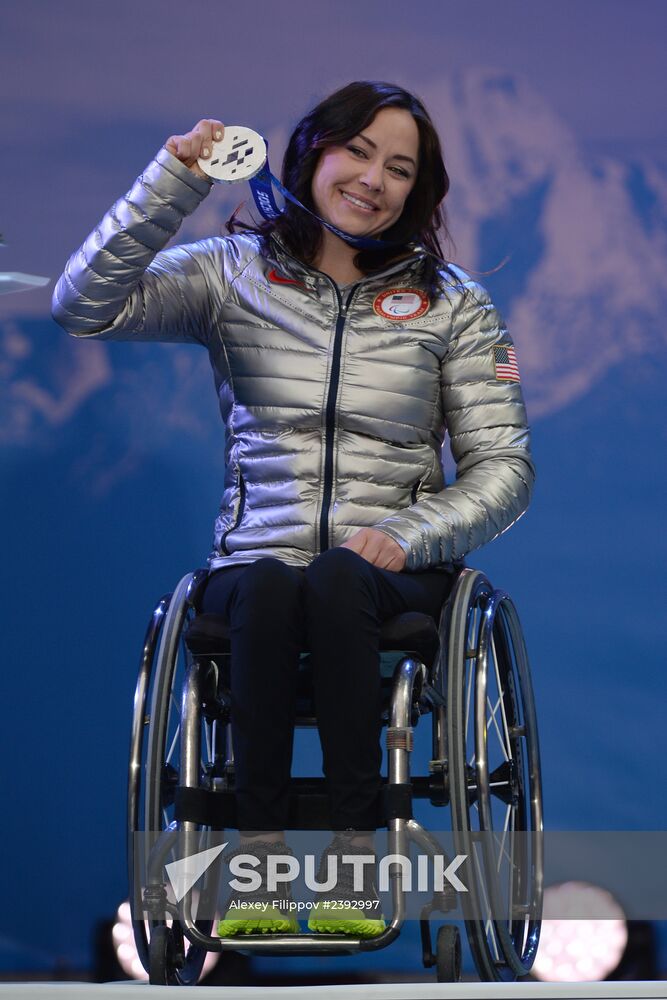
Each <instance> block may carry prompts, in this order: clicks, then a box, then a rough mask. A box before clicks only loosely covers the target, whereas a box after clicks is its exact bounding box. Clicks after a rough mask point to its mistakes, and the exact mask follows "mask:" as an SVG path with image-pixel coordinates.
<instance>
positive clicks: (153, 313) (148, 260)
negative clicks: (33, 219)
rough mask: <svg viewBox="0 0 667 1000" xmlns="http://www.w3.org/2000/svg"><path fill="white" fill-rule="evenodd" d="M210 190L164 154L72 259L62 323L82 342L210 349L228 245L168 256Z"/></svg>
mask: <svg viewBox="0 0 667 1000" xmlns="http://www.w3.org/2000/svg"><path fill="white" fill-rule="evenodd" d="M210 189H211V183H210V182H209V181H208V180H205V179H202V178H200V177H197V176H196V175H195V174H194V173H193V172H192V171H191V170H189V169H188V168H187V167H186V166H185V165H184V164H183V163H181V162H180V161H179V160H177V159H176V157H175V156H172V155H171V153H169V152H168V151H167V150H166V149H164V148H163V149H161V150H160V151H159V152H158V154H157V156H156V157H155V159H154V160H153V161H152V162H151V163H150V164H149V165H148V167H147V168H146V170H144V172H143V173H142V174H141V175H140V176H139V177H138V179H137V180H136V182H135V184H134V186H133V187H132V189H131V190H130V191H128V193H127V194H126V195H125V196H124V197H122V198H120V199H119V200H118V201H117V202H116V203H115V205H113V206H112V208H111V209H110V210H109V211H108V212H107V214H106V215H105V216H104V218H103V219H102V222H101V223H100V224H99V226H97V227H96V228H95V229H94V230H93V232H92V233H91V234H90V236H89V237H88V239H87V240H86V241H85V243H84V244H83V246H82V247H81V248H80V249H79V250H77V252H76V253H74V254H73V255H72V256H71V257H70V259H69V261H68V262H67V265H66V267H65V271H64V273H63V274H62V276H61V278H60V279H59V280H58V282H57V284H56V287H55V290H54V293H53V303H52V305H53V318H54V319H55V321H56V322H57V323H59V324H60V326H62V327H63V328H64V329H65V330H66V331H67V332H68V333H71V334H73V335H74V336H75V337H87V336H95V337H98V338H99V339H101V340H165V341H195V342H197V343H206V340H207V337H208V333H209V330H210V322H209V319H210V315H209V314H210V312H211V308H212V305H213V304H214V303H213V302H212V301H211V300H212V299H215V296H216V294H218V293H224V289H220V288H218V289H216V288H215V282H212V281H211V278H212V276H214V275H216V274H217V275H218V276H219V277H218V280H219V281H220V282H222V281H223V274H222V270H223V269H222V268H220V267H216V266H212V261H211V255H212V254H214V251H215V247H216V246H218V248H219V246H220V244H222V242H223V241H222V240H204V241H202V242H201V243H194V244H191V245H190V246H177V247H173V248H171V249H170V250H165V251H162V248H163V247H164V246H165V245H166V243H167V242H168V241H169V240H170V239H171V238H172V236H174V234H175V233H176V232H177V230H178V228H179V226H180V225H181V222H182V221H183V219H184V218H185V216H186V215H189V214H190V213H191V212H193V211H194V210H195V208H197V206H198V205H199V204H200V202H201V201H202V200H203V198H205V197H206V195H207V194H208V192H209V191H210ZM160 251H162V252H160ZM218 253H221V250H220V249H218Z"/></svg>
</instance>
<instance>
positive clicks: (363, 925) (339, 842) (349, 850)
mask: <svg viewBox="0 0 667 1000" xmlns="http://www.w3.org/2000/svg"><path fill="white" fill-rule="evenodd" d="M344 854H361V855H366V856H368V857H372V858H375V855H374V853H373V851H371V850H369V849H368V848H364V847H358V846H356V845H353V844H351V843H350V838H349V834H347V833H345V834H340V833H339V834H336V836H335V837H334V839H333V840H332V842H331V844H330V845H329V847H327V849H326V851H325V852H324V853H323V855H322V858H321V860H320V867H319V870H318V873H317V880H318V882H325V881H326V880H327V859H328V858H329V857H330V856H334V857H336V858H337V862H338V864H337V871H338V874H337V879H336V885H335V886H334V887H333V888H332V889H329V890H326V891H323V892H320V893H318V895H317V899H316V901H315V905H314V906H313V908H312V910H311V911H310V917H309V919H308V930H309V931H313V932H314V933H317V934H347V935H348V936H349V937H361V938H372V937H379V935H380V934H382V933H383V931H384V930H385V929H386V927H387V924H386V922H385V919H384V917H383V915H382V911H381V909H380V898H379V896H378V893H377V888H376V885H375V872H374V870H373V868H374V866H373V867H371V866H369V865H364V869H363V871H364V885H363V888H362V889H355V888H354V869H353V868H352V866H351V865H350V864H343V863H342V857H343V855H344Z"/></svg>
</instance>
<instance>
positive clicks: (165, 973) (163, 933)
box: [148, 924, 178, 986]
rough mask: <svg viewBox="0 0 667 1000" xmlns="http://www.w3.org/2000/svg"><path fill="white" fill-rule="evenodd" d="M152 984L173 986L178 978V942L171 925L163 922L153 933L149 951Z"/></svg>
mask: <svg viewBox="0 0 667 1000" xmlns="http://www.w3.org/2000/svg"><path fill="white" fill-rule="evenodd" d="M148 960H149V966H150V971H149V980H150V983H151V985H152V986H172V985H174V984H175V983H176V982H177V981H178V980H177V978H176V943H175V941H174V935H173V933H172V930H171V927H167V926H166V925H165V924H161V925H160V926H159V927H156V928H155V929H154V930H153V933H152V934H151V940H150V945H149V951H148Z"/></svg>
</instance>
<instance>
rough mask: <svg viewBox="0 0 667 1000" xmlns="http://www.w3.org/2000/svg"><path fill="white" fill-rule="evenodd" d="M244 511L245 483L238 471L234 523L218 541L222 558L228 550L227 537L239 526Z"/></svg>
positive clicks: (227, 553) (226, 554)
mask: <svg viewBox="0 0 667 1000" xmlns="http://www.w3.org/2000/svg"><path fill="white" fill-rule="evenodd" d="M244 510H245V481H244V479H243V474H242V473H241V471H240V470H239V506H238V510H237V511H236V517H235V518H234V523H233V524H232V525H231V526H230V527H229V528H227V531H225V533H224V534H223V535H222V537H221V539H220V554H221V555H223V556H228V555H229V554H230V553H229V549H228V548H227V537H228V536H229V535H231V533H232V531H236V529H237V528H238V527H239V526H240V524H241V521H242V520H243V511H244Z"/></svg>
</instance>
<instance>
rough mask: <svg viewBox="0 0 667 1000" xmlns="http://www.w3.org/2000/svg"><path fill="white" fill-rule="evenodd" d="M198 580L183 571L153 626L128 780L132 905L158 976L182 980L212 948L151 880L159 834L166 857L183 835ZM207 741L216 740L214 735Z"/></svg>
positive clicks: (196, 971)
mask: <svg viewBox="0 0 667 1000" xmlns="http://www.w3.org/2000/svg"><path fill="white" fill-rule="evenodd" d="M194 584H195V579H194V575H193V574H188V575H187V576H185V577H183V579H182V580H181V581H180V582H179V584H178V586H177V587H176V589H175V591H174V593H173V594H172V595H171V596H170V597H166V598H163V599H162V600H161V601H160V603H159V604H158V606H157V608H156V609H155V612H154V613H153V616H152V619H151V622H150V624H149V627H148V630H147V633H146V639H145V642H144V650H143V656H142V662H141V668H140V671H139V678H138V681H137V688H136V693H135V701H134V717H133V725H132V740H131V749H130V772H129V783H128V860H129V876H130V906H131V910H132V924H133V929H134V936H135V943H136V947H137V952H138V954H139V957H140V959H141V962H142V964H143V966H144V968H145V969H146V971H147V972H148V973H149V977H150V981H151V983H154V982H155V983H162V984H165V983H166V984H172V985H183V986H186V985H190V986H192V985H195V984H196V983H197V981H198V979H199V976H200V975H201V971H202V968H203V965H204V960H205V958H206V954H207V953H206V951H205V949H203V948H201V947H198V946H195V945H192V944H190V942H189V941H188V940H187V939H185V938H184V936H183V932H182V928H181V925H180V923H179V921H178V918H177V915H176V908H175V906H174V905H173V901H172V900H170V899H169V897H168V891H167V887H166V886H163V885H159V884H150V883H151V880H150V877H149V875H148V863H147V857H148V855H149V851H150V849H151V847H152V845H154V844H155V843H156V841H158V840H160V841H162V842H163V843H164V845H165V849H164V850H163V855H164V857H163V860H169V859H170V851H171V847H170V842H169V832H171V833H172V834H173V836H172V838H171V843H173V844H174V845H175V844H176V843H177V839H178V838H177V824H176V821H175V817H174V803H175V792H176V788H177V786H178V785H179V783H180V776H179V768H180V714H181V696H180V693H181V689H182V686H183V680H184V676H185V671H186V669H187V665H188V654H187V651H186V649H185V646H184V643H183V640H182V634H183V631H184V628H185V625H186V624H187V621H188V620H189V618H190V617H191V616H192V614H193V609H192V606H191V603H190V594H191V592H192V589H193V586H194ZM203 742H204V745H205V746H206V747H207V748H208V749H210V748H211V743H210V740H208V739H207V740H204V741H203ZM203 768H204V765H203V764H202V770H203ZM171 860H175V858H174V857H173V856H171ZM149 885H150V888H149V889H147V888H146V887H147V886H149ZM149 896H152V898H153V900H154V901H155V905H154V908H153V910H152V911H150V913H149V912H147V909H146V900H147V898H148V897H149ZM197 926H198V927H199V929H200V930H202V932H204V933H210V931H211V928H212V921H211V920H208V921H197ZM165 977H166V978H165Z"/></svg>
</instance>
